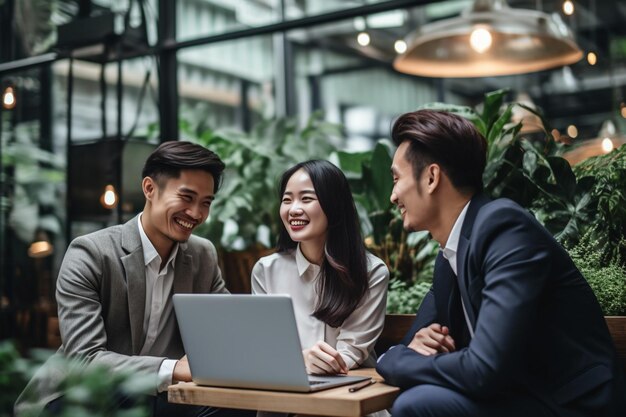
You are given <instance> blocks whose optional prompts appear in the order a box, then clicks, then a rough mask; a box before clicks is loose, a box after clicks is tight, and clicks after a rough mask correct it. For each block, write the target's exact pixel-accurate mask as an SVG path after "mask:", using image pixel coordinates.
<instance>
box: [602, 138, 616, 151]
mask: <svg viewBox="0 0 626 417" xmlns="http://www.w3.org/2000/svg"><path fill="white" fill-rule="evenodd" d="M602 150H603V151H604V153H609V152H611V151H612V150H613V141H612V140H611V139H609V138H604V139H602Z"/></svg>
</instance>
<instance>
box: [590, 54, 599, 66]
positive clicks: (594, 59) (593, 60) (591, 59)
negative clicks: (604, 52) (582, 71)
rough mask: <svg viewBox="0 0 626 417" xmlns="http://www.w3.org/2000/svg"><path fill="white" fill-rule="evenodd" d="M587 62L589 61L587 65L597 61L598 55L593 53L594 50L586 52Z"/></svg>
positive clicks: (594, 63)
mask: <svg viewBox="0 0 626 417" xmlns="http://www.w3.org/2000/svg"><path fill="white" fill-rule="evenodd" d="M587 62H588V63H589V65H596V63H597V62H598V56H597V55H596V54H595V52H589V53H588V54H587Z"/></svg>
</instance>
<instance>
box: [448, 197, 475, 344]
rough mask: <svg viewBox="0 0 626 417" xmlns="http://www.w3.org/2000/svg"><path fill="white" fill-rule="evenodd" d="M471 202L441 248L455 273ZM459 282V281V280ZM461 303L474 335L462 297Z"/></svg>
mask: <svg viewBox="0 0 626 417" xmlns="http://www.w3.org/2000/svg"><path fill="white" fill-rule="evenodd" d="M469 204H470V202H469V201H468V202H467V204H465V207H463V210H461V214H459V217H457V219H456V222H454V226H452V230H451V231H450V236H448V241H447V242H446V247H445V248H443V249H441V252H442V253H443V257H444V258H446V259H447V260H448V262H449V263H450V268H452V271H453V272H454V275H456V276H458V274H457V262H456V253H457V251H458V248H459V239H460V238H461V228H462V227H463V222H464V221H465V215H466V214H467V208H468V207H469ZM457 283H458V281H457ZM461 305H462V306H463V314H464V315H465V322H466V323H467V328H468V329H469V332H470V336H471V337H472V338H473V337H474V329H473V328H472V326H471V324H470V321H469V317H468V315H467V310H466V308H465V302H464V301H463V298H462V297H461Z"/></svg>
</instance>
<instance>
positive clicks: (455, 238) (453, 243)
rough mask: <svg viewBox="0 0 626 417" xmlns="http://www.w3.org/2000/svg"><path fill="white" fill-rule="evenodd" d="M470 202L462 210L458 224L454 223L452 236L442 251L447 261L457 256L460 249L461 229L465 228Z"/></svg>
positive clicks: (457, 219) (457, 220)
mask: <svg viewBox="0 0 626 417" xmlns="http://www.w3.org/2000/svg"><path fill="white" fill-rule="evenodd" d="M470 201H471V200H470ZM470 201H468V202H467V204H465V207H463V210H461V214H459V217H457V218H456V222H454V226H452V230H451V231H450V236H448V241H447V242H446V247H445V248H443V249H442V252H443V256H444V257H445V258H446V259H450V258H451V257H452V256H454V255H456V252H457V250H458V248H459V239H460V238H461V228H462V227H463V222H464V221H465V215H466V214H467V208H468V207H469V204H470Z"/></svg>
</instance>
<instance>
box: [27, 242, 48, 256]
mask: <svg viewBox="0 0 626 417" xmlns="http://www.w3.org/2000/svg"><path fill="white" fill-rule="evenodd" d="M52 252H54V247H53V246H52V244H51V243H50V242H48V241H46V240H40V241H37V242H33V243H32V244H31V245H30V247H29V248H28V256H30V257H31V258H43V257H45V256H48V255H51V254H52Z"/></svg>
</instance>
